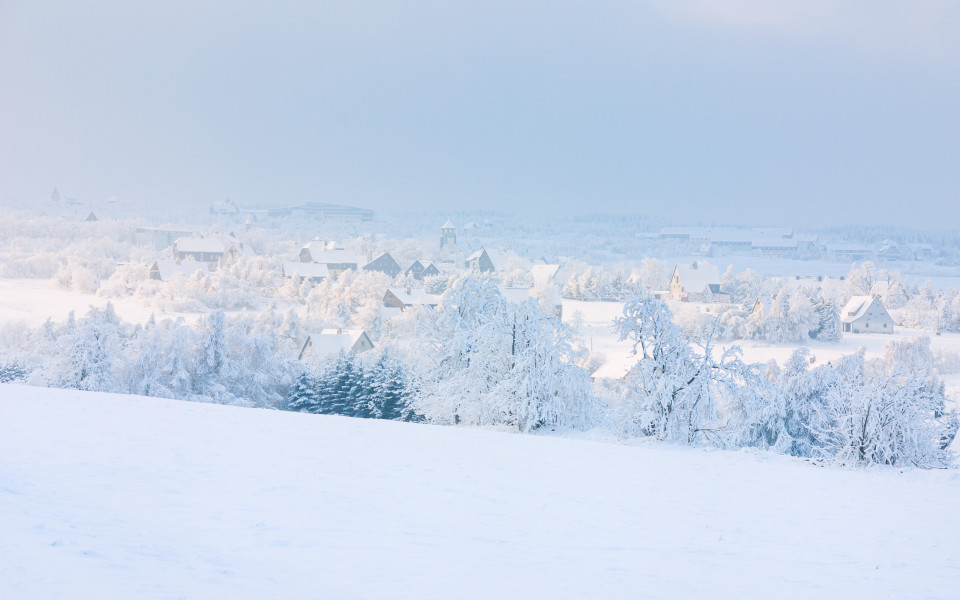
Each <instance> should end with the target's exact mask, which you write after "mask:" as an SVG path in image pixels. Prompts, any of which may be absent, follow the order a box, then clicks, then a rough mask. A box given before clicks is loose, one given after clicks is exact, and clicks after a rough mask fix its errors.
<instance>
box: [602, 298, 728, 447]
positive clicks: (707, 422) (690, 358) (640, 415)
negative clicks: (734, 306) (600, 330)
mask: <svg viewBox="0 0 960 600" xmlns="http://www.w3.org/2000/svg"><path fill="white" fill-rule="evenodd" d="M614 326H615V328H616V330H617V332H618V333H619V335H620V340H629V341H630V342H632V343H633V348H634V352H635V353H636V355H637V357H638V361H637V363H636V364H635V365H634V366H633V368H632V369H631V370H630V372H629V374H628V375H627V379H626V382H625V385H626V388H627V392H626V395H625V402H626V406H624V407H623V409H624V410H625V411H626V413H627V414H626V415H625V421H626V428H627V430H628V432H629V433H634V434H639V435H649V436H653V437H656V438H657V439H660V440H669V441H676V442H681V443H684V444H693V443H698V442H699V441H700V440H701V439H702V438H704V437H705V436H707V435H709V433H708V432H710V431H712V430H713V429H714V427H715V425H716V421H717V414H716V406H715V404H714V398H713V396H712V395H711V392H710V383H711V381H710V378H711V371H712V369H713V367H714V364H713V359H712V356H711V352H710V345H709V340H707V341H706V343H705V344H704V347H703V349H702V350H703V354H702V355H697V354H696V353H694V351H693V349H692V348H691V346H690V344H689V342H688V340H687V339H686V337H685V336H684V335H683V331H682V330H681V329H680V327H679V326H677V325H676V324H675V323H674V322H673V320H672V314H671V312H670V309H669V308H668V307H667V305H666V303H665V302H663V301H661V300H656V299H653V298H649V297H640V296H638V297H634V298H633V299H631V300H630V301H628V302H627V303H626V304H625V305H624V308H623V316H622V317H618V318H617V319H616V320H615V321H614Z"/></svg>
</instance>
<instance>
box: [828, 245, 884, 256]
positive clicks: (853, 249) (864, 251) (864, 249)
mask: <svg viewBox="0 0 960 600" xmlns="http://www.w3.org/2000/svg"><path fill="white" fill-rule="evenodd" d="M826 250H827V256H828V257H829V258H830V259H831V260H864V259H867V258H872V257H873V248H871V247H870V246H867V245H864V244H845V243H835V244H827V246H826Z"/></svg>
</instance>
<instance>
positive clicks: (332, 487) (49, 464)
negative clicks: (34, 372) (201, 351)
mask: <svg viewBox="0 0 960 600" xmlns="http://www.w3.org/2000/svg"><path fill="white" fill-rule="evenodd" d="M958 497H960V474H958V473H956V472H955V471H906V472H902V473H901V472H899V471H896V470H892V469H876V470H868V471H847V470H841V469H837V468H820V467H816V466H813V465H811V464H807V463H803V462H800V461H795V460H792V459H788V458H784V457H779V456H773V455H768V454H754V453H746V452H741V453H727V452H708V451H703V450H696V449H684V448H675V447H669V446H659V445H652V444H644V445H639V446H625V445H617V444H610V443H598V442H592V441H583V440H573V439H563V438H556V437H543V436H523V435H515V434H508V433H501V432H494V431H482V430H475V429H462V428H444V427H432V426H426V425H413V424H403V423H395V422H382V421H364V420H352V419H347V418H341V417H329V416H315V415H306V414H296V413H283V412H276V411H266V410H256V409H241V408H233V407H224V406H215V405H205V404H192V403H187V402H177V401H172V400H162V399H154V398H142V397H136V396H118V395H110V394H102V393H85V392H77V391H70V390H49V389H42V388H30V387H24V386H15V385H0V523H2V531H3V535H2V536H0V598H4V599H6V600H14V599H21V598H131V597H138V598H141V597H143V598H179V597H182V598H303V597H313V598H539V597H543V598H644V597H649V598H956V597H957V590H958V589H960V520H958V519H957V518H956V513H955V507H956V499H957V498H958Z"/></svg>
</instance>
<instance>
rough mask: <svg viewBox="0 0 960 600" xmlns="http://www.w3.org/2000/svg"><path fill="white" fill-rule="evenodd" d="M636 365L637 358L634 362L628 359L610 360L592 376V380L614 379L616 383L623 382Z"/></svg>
mask: <svg viewBox="0 0 960 600" xmlns="http://www.w3.org/2000/svg"><path fill="white" fill-rule="evenodd" d="M634 363H636V358H635V357H634V358H633V361H632V362H631V361H630V360H627V359H626V358H624V359H622V360H608V361H607V362H605V363H603V364H602V365H600V368H599V369H597V370H596V371H594V372H593V373H591V374H590V378H591V379H594V380H596V379H613V380H616V381H622V380H623V378H624V377H626V376H627V373H629V372H630V369H632V368H633V365H634Z"/></svg>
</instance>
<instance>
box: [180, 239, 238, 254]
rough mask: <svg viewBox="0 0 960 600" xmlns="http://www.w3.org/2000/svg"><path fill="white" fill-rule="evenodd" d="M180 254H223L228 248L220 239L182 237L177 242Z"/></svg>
mask: <svg viewBox="0 0 960 600" xmlns="http://www.w3.org/2000/svg"><path fill="white" fill-rule="evenodd" d="M176 245H177V251H178V252H204V253H208V254H223V253H224V252H226V251H227V246H226V245H225V244H224V243H223V241H221V240H220V238H217V237H213V236H209V237H182V238H179V239H178V240H177V241H176Z"/></svg>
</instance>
